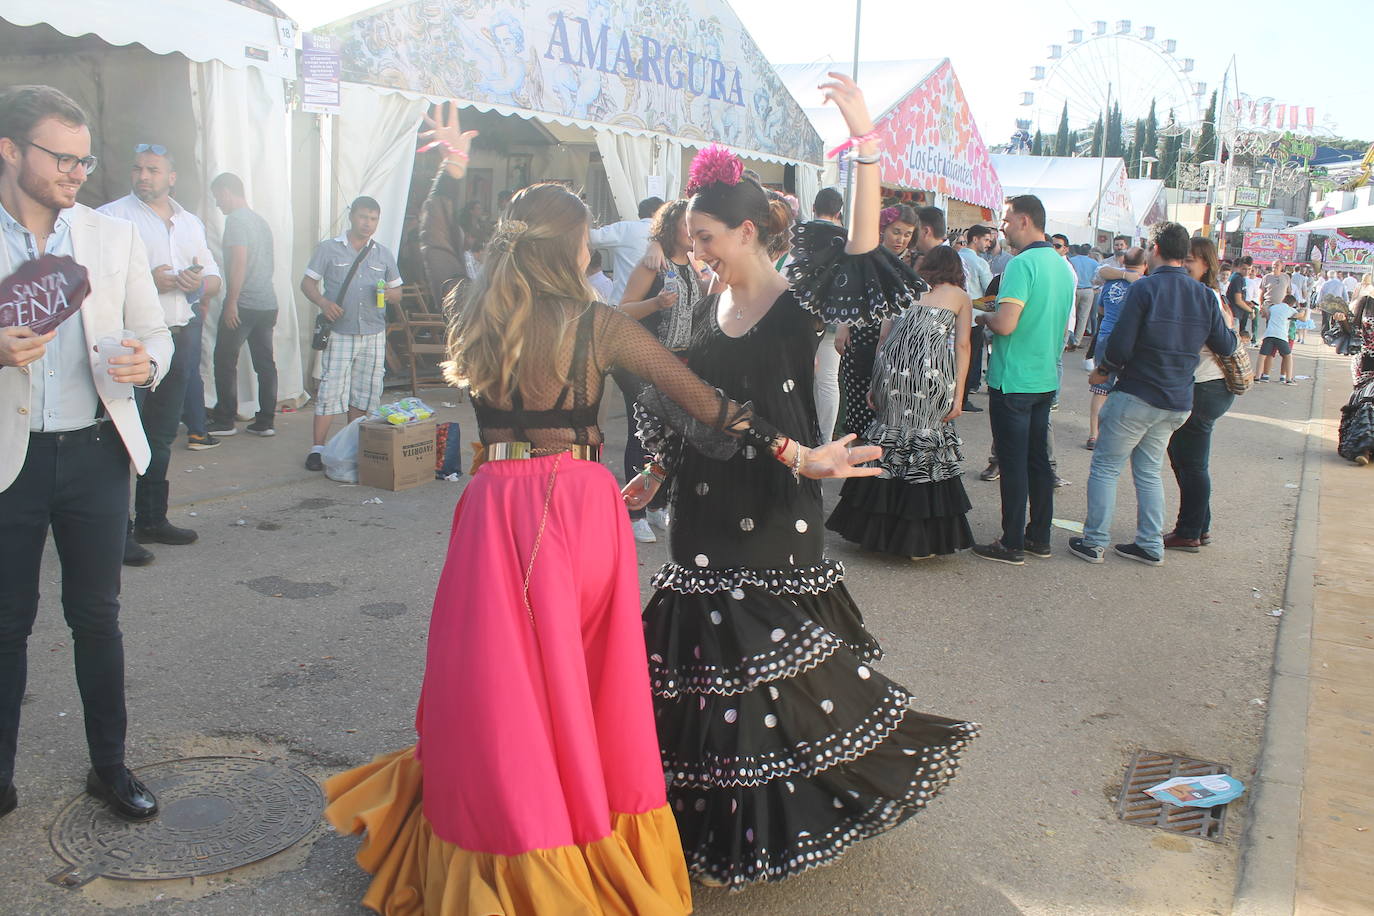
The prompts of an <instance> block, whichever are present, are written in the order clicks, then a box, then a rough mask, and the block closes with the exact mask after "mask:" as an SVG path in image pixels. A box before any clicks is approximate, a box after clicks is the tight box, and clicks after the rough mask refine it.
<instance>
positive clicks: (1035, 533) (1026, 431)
mask: <svg viewBox="0 0 1374 916" xmlns="http://www.w3.org/2000/svg"><path fill="white" fill-rule="evenodd" d="M1053 399H1054V392H1053V391H1045V392H1041V393H1037V394H1023V393H1019V392H1018V393H1011V394H1007V393H1003V392H1002V391H1000V390H998V389H996V388H989V389H988V420H989V421H990V423H991V425H992V440H993V444H994V447H995V448H996V450H997V458H998V460H999V465H1000V470H1001V472H1002V473H1001V477H1000V478H999V479H998V480H999V483H1000V485H1001V491H1002V538H1001V540H1002V546H1003V547H1009V548H1011V549H1013V550H1020V549H1021V548H1022V547H1024V546H1025V542H1026V538H1027V537H1029V538H1030V539H1031V540H1032V541H1035V542H1036V543H1038V544H1047V543H1049V540H1050V523H1051V521H1052V519H1053V517H1054V465H1053V464H1052V463H1051V459H1050V402H1051V401H1052V400H1053ZM1027 501H1029V503H1030V524H1029V526H1028V525H1027V524H1026V503H1027Z"/></svg>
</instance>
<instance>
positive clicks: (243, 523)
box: [234, 518, 248, 528]
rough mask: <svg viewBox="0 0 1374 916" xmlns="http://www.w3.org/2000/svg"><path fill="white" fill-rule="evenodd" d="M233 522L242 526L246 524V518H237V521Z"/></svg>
mask: <svg viewBox="0 0 1374 916" xmlns="http://www.w3.org/2000/svg"><path fill="white" fill-rule="evenodd" d="M234 524H235V525H238V526H239V527H240V528H242V527H243V526H244V525H246V524H248V519H246V518H241V519H239V520H238V521H236V522H234Z"/></svg>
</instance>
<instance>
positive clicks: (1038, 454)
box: [973, 194, 1075, 566]
mask: <svg viewBox="0 0 1374 916" xmlns="http://www.w3.org/2000/svg"><path fill="white" fill-rule="evenodd" d="M1003 231H1004V232H1005V233H1006V236H1007V239H1008V241H1010V242H1011V244H1012V245H1014V246H1015V247H1017V248H1019V249H1020V251H1021V253H1020V254H1018V255H1017V256H1016V257H1015V258H1013V259H1012V261H1011V263H1010V264H1008V265H1007V269H1006V271H1005V272H1004V273H1003V274H1002V285H1001V288H1000V290H999V291H998V299H997V311H996V312H994V313H992V314H989V315H982V316H979V319H978V320H979V321H980V322H981V323H983V324H984V325H985V326H986V328H987V330H989V331H991V332H992V334H993V338H992V358H991V359H990V360H989V361H988V418H989V420H990V421H991V424H992V438H993V443H994V448H995V449H996V452H997V460H998V464H999V465H1000V469H1001V476H1000V477H999V481H1000V484H1001V490H1002V536H1001V537H1000V538H999V539H997V540H995V541H993V542H992V543H991V544H979V545H976V546H975V547H974V548H973V552H974V554H976V555H977V556H980V557H982V558H983V559H985V560H995V561H997V562H999V563H1009V564H1011V565H1013V566H1024V565H1025V562H1026V561H1025V555H1026V554H1027V553H1029V554H1031V555H1032V556H1037V557H1048V556H1049V555H1050V520H1051V519H1052V518H1053V517H1054V468H1053V466H1052V465H1051V463H1050V444H1049V429H1050V404H1051V403H1052V402H1053V400H1054V395H1055V392H1056V391H1057V390H1058V388H1059V370H1058V363H1059V358H1060V354H1061V353H1062V352H1063V349H1064V334H1065V328H1066V327H1067V325H1068V322H1069V315H1070V313H1071V312H1072V311H1073V297H1074V285H1075V283H1074V273H1073V270H1072V269H1070V268H1069V267H1068V266H1067V265H1066V263H1065V261H1064V259H1063V258H1062V257H1060V256H1059V254H1058V252H1056V251H1055V250H1054V248H1053V247H1052V246H1051V245H1050V243H1049V242H1048V241H1046V240H1045V206H1044V204H1042V203H1041V202H1040V199H1039V198H1038V197H1035V196H1034V195H1031V194H1023V195H1021V196H1020V197H1013V198H1012V199H1011V200H1009V201H1008V202H1007V213H1006V217H1005V219H1004V220H1003ZM1028 499H1029V502H1030V525H1029V526H1027V524H1026V503H1027V500H1028Z"/></svg>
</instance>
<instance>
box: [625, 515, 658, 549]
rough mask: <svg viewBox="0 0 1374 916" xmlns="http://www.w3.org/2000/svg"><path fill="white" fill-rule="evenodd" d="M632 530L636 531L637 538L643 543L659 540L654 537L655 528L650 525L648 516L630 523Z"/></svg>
mask: <svg viewBox="0 0 1374 916" xmlns="http://www.w3.org/2000/svg"><path fill="white" fill-rule="evenodd" d="M630 530H631V531H633V532H634V533H635V540H636V541H638V542H639V543H641V544H653V543H656V542H657V541H658V538H656V537H654V529H652V528H650V527H649V520H648V519H647V518H637V519H635V520H634V521H632V522H631V523H630Z"/></svg>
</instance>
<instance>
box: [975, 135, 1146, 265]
mask: <svg viewBox="0 0 1374 916" xmlns="http://www.w3.org/2000/svg"><path fill="white" fill-rule="evenodd" d="M992 164H993V168H995V169H996V170H997V176H998V178H1000V179H1001V181H1002V190H1003V191H1004V192H1005V193H1006V195H1007V196H1008V197H1015V196H1017V195H1020V194H1034V195H1035V196H1036V197H1038V198H1040V201H1041V203H1043V204H1044V205H1045V213H1046V216H1047V217H1048V218H1049V221H1050V222H1051V223H1052V224H1053V225H1052V226H1049V227H1047V228H1048V230H1049V231H1050V232H1063V233H1064V234H1065V235H1067V236H1068V237H1069V239H1070V240H1071V241H1073V242H1075V243H1083V242H1088V243H1094V244H1095V243H1096V241H1097V240H1096V239H1095V238H1094V235H1095V232H1094V230H1095V229H1096V230H1102V231H1105V232H1109V233H1112V234H1122V235H1129V236H1132V237H1134V236H1135V234H1136V218H1135V213H1134V211H1133V210H1132V206H1131V195H1130V192H1129V190H1128V188H1127V185H1126V163H1125V161H1124V160H1122V159H1112V158H1109V159H1093V158H1087V157H1082V158H1080V157H1076V156H1014V155H1010V154H1007V153H993V155H992Z"/></svg>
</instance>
